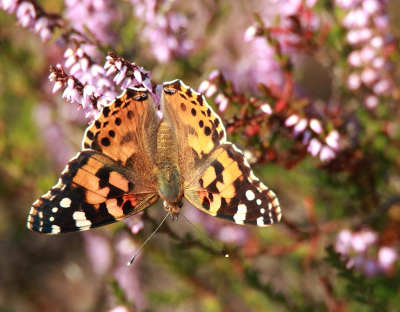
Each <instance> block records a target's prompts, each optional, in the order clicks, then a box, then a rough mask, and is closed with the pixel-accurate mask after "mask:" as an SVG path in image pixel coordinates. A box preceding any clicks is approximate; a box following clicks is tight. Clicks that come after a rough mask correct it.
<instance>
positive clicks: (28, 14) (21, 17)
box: [17, 2, 36, 27]
mask: <svg viewBox="0 0 400 312" xmlns="http://www.w3.org/2000/svg"><path fill="white" fill-rule="evenodd" d="M17 18H18V21H19V23H20V24H21V26H22V27H28V26H31V24H32V23H33V22H34V20H35V19H36V10H35V7H34V6H33V4H32V3H31V2H22V3H21V4H20V5H19V6H18V8H17Z"/></svg>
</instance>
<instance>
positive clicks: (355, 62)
mask: <svg viewBox="0 0 400 312" xmlns="http://www.w3.org/2000/svg"><path fill="white" fill-rule="evenodd" d="M347 62H348V63H349V64H350V65H351V66H353V67H360V66H361V65H362V60H361V55H360V51H358V50H355V51H352V52H351V53H350V54H349V55H348V56H347Z"/></svg>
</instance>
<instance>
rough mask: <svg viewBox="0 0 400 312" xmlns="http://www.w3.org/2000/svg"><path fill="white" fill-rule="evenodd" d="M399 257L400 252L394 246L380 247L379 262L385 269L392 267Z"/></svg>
mask: <svg viewBox="0 0 400 312" xmlns="http://www.w3.org/2000/svg"><path fill="white" fill-rule="evenodd" d="M398 258H399V254H398V252H397V251H396V250H395V249H394V248H391V247H386V246H384V247H381V248H379V252H378V262H379V264H380V266H381V267H382V268H383V269H384V270H385V271H389V270H390V269H392V267H393V265H394V263H395V262H396V261H397V260H398Z"/></svg>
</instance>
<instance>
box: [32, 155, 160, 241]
mask: <svg viewBox="0 0 400 312" xmlns="http://www.w3.org/2000/svg"><path fill="white" fill-rule="evenodd" d="M133 174H134V173H132V172H131V171H129V170H127V169H126V168H125V167H123V166H121V165H120V164H119V163H117V162H115V161H114V160H113V159H111V158H110V157H108V156H106V155H104V154H101V153H99V152H97V151H91V150H86V151H82V152H80V153H78V154H77V155H76V156H75V157H74V158H72V159H71V161H70V162H69V163H68V165H67V166H66V168H65V169H64V171H63V172H62V174H61V177H60V179H59V181H58V183H57V184H56V185H55V186H53V187H52V188H51V189H50V191H48V192H47V193H46V194H44V195H43V196H42V197H40V198H39V199H38V200H36V201H35V202H34V203H33V205H32V208H31V211H30V213H29V217H28V223H27V226H28V228H29V229H31V230H33V231H35V232H39V233H42V234H59V233H69V232H76V231H83V230H88V229H91V228H95V227H99V226H103V225H106V224H109V223H113V222H115V221H118V220H121V219H124V218H127V217H129V216H131V215H133V214H136V213H138V212H140V211H142V210H144V209H146V208H147V207H149V206H151V205H152V204H154V203H155V202H156V201H157V200H158V199H159V196H158V194H157V192H156V190H154V191H152V190H151V189H149V190H147V191H144V190H141V191H140V192H138V186H137V185H134V183H133V182H132V181H136V180H137V179H135V178H133V177H132V175H133ZM143 180H145V177H143Z"/></svg>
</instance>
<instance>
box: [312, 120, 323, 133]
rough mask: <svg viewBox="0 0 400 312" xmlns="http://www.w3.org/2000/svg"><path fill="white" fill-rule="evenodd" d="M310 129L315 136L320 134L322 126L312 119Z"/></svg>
mask: <svg viewBox="0 0 400 312" xmlns="http://www.w3.org/2000/svg"><path fill="white" fill-rule="evenodd" d="M310 128H311V129H312V130H313V131H314V132H315V133H316V134H320V133H321V132H322V125H321V123H320V122H319V121H318V120H317V119H315V118H313V119H311V120H310Z"/></svg>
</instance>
